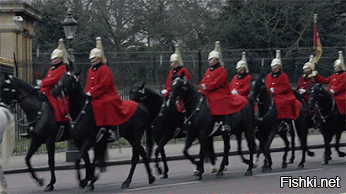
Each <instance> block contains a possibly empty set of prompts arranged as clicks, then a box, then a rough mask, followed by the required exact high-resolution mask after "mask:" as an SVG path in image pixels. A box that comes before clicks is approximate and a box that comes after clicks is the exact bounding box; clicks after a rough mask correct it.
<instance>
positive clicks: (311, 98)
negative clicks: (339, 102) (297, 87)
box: [309, 89, 335, 123]
mask: <svg viewBox="0 0 346 194" xmlns="http://www.w3.org/2000/svg"><path fill="white" fill-rule="evenodd" d="M314 91H316V89H312V92H311V93H313V92H314ZM318 91H319V93H318V94H317V95H318V97H323V95H322V94H321V92H322V89H318ZM315 95H316V94H315ZM313 99H314V98H313V97H312V96H311V95H310V99H309V101H310V102H312V100H313ZM331 100H332V108H331V109H330V112H329V114H327V115H326V116H324V115H323V114H322V112H321V108H320V106H319V104H320V103H321V102H320V100H318V99H314V104H315V108H316V109H317V111H318V113H319V115H320V118H321V119H322V121H323V122H324V123H325V122H326V119H327V118H328V117H330V116H331V115H332V113H333V111H334V110H335V100H334V99H333V98H331Z"/></svg>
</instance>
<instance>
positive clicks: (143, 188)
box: [126, 181, 200, 191]
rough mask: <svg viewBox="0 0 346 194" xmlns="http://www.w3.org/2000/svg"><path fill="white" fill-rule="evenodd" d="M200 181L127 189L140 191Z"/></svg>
mask: <svg viewBox="0 0 346 194" xmlns="http://www.w3.org/2000/svg"><path fill="white" fill-rule="evenodd" d="M199 182H200V181H193V182H186V183H174V184H168V185H158V186H152V187H141V188H137V189H126V191H140V190H147V189H156V188H162V187H172V186H178V185H188V184H196V183H199Z"/></svg>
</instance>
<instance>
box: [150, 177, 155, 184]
mask: <svg viewBox="0 0 346 194" xmlns="http://www.w3.org/2000/svg"><path fill="white" fill-rule="evenodd" d="M154 182H155V177H154V176H150V177H149V184H153V183H154Z"/></svg>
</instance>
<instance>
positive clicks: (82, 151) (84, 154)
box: [75, 139, 92, 188]
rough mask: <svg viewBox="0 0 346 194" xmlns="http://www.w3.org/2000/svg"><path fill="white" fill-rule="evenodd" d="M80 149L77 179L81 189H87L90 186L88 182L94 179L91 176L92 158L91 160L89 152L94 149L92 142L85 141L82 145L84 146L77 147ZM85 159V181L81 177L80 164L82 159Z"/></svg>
mask: <svg viewBox="0 0 346 194" xmlns="http://www.w3.org/2000/svg"><path fill="white" fill-rule="evenodd" d="M78 147H79V152H78V154H77V157H76V160H75V167H76V171H77V179H78V181H79V186H80V187H81V188H85V187H86V186H87V185H88V182H89V181H90V180H91V179H92V177H90V176H91V174H92V173H90V172H91V170H90V169H91V162H90V158H89V153H88V151H89V150H90V148H91V147H92V142H91V140H90V139H87V140H85V141H84V142H83V143H82V146H77V148H78ZM82 158H83V160H84V163H85V171H86V173H85V179H83V180H82V179H81V175H80V162H81V159H82Z"/></svg>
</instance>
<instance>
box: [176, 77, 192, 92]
mask: <svg viewBox="0 0 346 194" xmlns="http://www.w3.org/2000/svg"><path fill="white" fill-rule="evenodd" d="M176 78H180V79H186V78H184V75H174V76H172V80H173V81H174V80H175V79H176ZM186 81H187V84H186V85H188V86H189V88H191V89H192V90H193V92H198V87H197V86H196V85H195V84H194V83H193V82H192V81H191V80H188V79H186Z"/></svg>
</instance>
